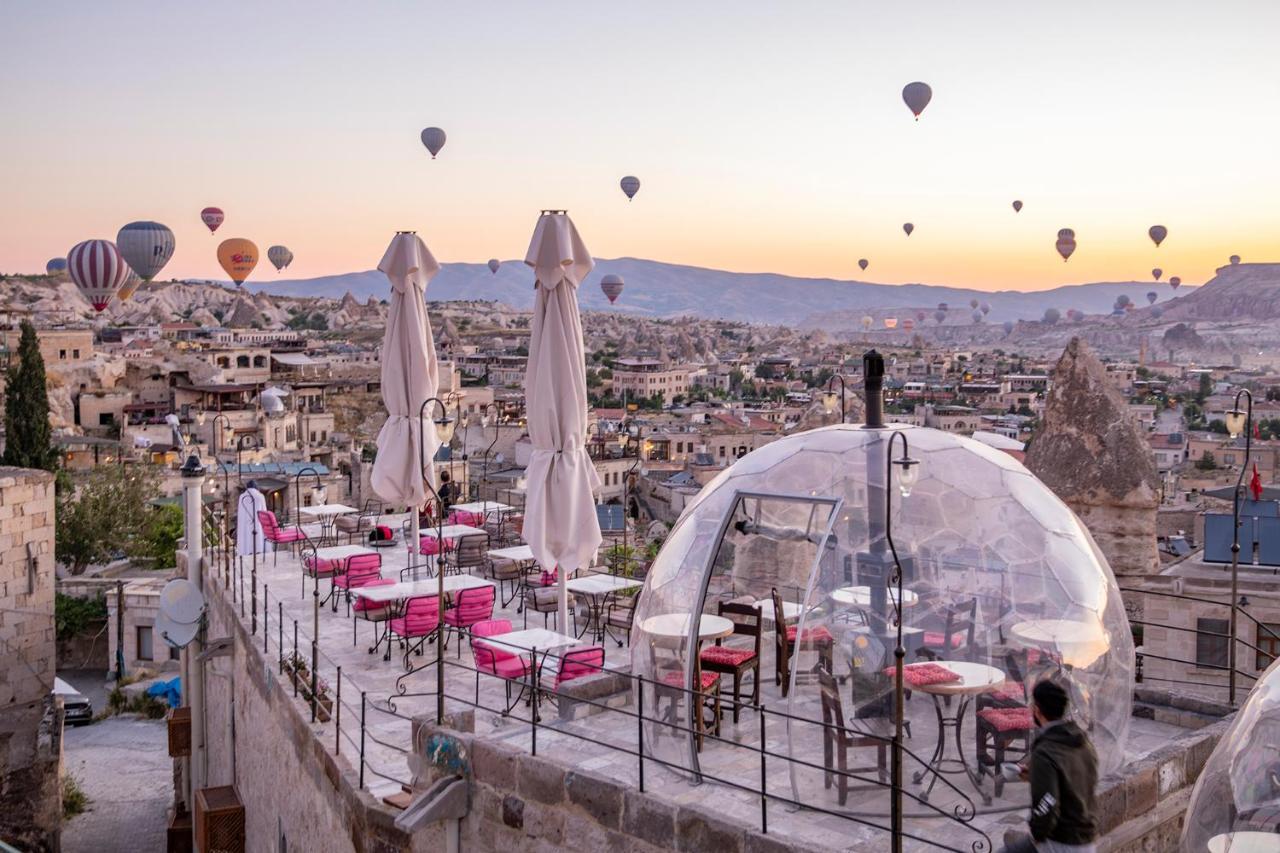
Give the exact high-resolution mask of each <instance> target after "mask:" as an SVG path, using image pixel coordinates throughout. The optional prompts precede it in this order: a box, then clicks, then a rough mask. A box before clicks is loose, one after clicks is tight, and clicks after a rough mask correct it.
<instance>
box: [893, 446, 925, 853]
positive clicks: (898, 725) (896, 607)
mask: <svg viewBox="0 0 1280 853" xmlns="http://www.w3.org/2000/svg"><path fill="white" fill-rule="evenodd" d="M898 438H901V439H902V456H900V457H898V458H897V459H894V458H893V443H894V441H895V440H896V439H898ZM886 450H887V453H886V454H885V455H886V456H887V457H888V461H887V464H886V465H885V489H884V538H885V541H886V542H887V543H888V545H889V553H890V554H891V555H892V556H893V574H892V575H891V576H890V578H889V587H890V588H892V589H893V590H894V597H893V624H894V629H895V633H896V638H897V642H896V644H895V645H894V649H893V755H892V759H891V762H890V771H891V783H892V786H893V799H892V802H891V804H890V818H889V819H890V825H891V828H892V831H893V850H894V853H900V851H901V850H902V734H903V728H904V726H903V713H904V712H903V708H904V706H905V704H906V696H905V689H904V685H903V665H904V658H906V656H907V650H906V648H905V647H904V646H903V645H902V594H903V593H902V563H901V561H899V559H898V549H897V547H896V546H895V545H894V544H893V468H894V466H897V467H898V469H899V470H898V489H899V491H900V492H901V493H902V497H903V498H906V497H909V496H910V494H911V489H912V487H914V486H915V483H916V480H917V479H918V477H919V475H920V469H919V465H920V463H919V462H918V461H916V460H915V459H912V458H911V455H910V452H909V448H908V446H907V434H906V432H904V431H902V430H895V431H893V432H891V433H890V434H889V445H888V447H887V448H886Z"/></svg>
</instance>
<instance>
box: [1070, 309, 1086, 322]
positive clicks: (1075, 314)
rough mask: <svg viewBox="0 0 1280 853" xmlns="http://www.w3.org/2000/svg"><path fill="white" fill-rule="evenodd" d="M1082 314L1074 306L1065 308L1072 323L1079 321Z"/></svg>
mask: <svg viewBox="0 0 1280 853" xmlns="http://www.w3.org/2000/svg"><path fill="white" fill-rule="evenodd" d="M1083 316H1084V315H1083V314H1082V313H1081V312H1079V311H1077V310H1076V309H1075V308H1068V309H1067V319H1068V320H1070V321H1071V322H1072V323H1079V322H1080V320H1081V318H1082V317H1083Z"/></svg>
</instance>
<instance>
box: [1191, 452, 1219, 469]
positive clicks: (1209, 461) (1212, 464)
mask: <svg viewBox="0 0 1280 853" xmlns="http://www.w3.org/2000/svg"><path fill="white" fill-rule="evenodd" d="M1217 467H1218V460H1217V459H1214V458H1213V453H1212V452H1211V451H1208V450H1206V451H1205V452H1204V455H1203V456H1201V457H1200V458H1199V459H1197V460H1196V468H1198V469H1199V470H1201V471H1213V470H1215V469H1216V468H1217Z"/></svg>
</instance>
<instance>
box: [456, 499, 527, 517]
mask: <svg viewBox="0 0 1280 853" xmlns="http://www.w3.org/2000/svg"><path fill="white" fill-rule="evenodd" d="M449 509H456V510H459V511H461V512H478V513H481V514H484V515H487V514H489V513H491V512H510V511H511V509H512V508H511V507H509V506H507V505H506V504H500V503H498V502H497V501H472V502H471V503H466V504H454V505H453V506H451V507H449Z"/></svg>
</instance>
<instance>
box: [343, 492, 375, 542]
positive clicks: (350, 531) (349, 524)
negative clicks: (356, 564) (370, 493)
mask: <svg viewBox="0 0 1280 853" xmlns="http://www.w3.org/2000/svg"><path fill="white" fill-rule="evenodd" d="M381 516H382V501H379V500H374V499H372V498H370V499H369V500H367V501H365V502H364V506H363V507H362V508H361V510H360V512H359V513H357V514H355V515H340V516H338V517H337V518H336V519H334V522H333V525H334V527H335V528H336V529H337V530H338V531H339V532H340V533H345V534H347V544H348V545H352V544H354V543H355V541H356V537H357V536H364V535H365V534H367V533H368V532H369V531H370V530H372V529H373V528H374V525H376V524H377V523H378V519H379V518H380V517H381Z"/></svg>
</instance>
